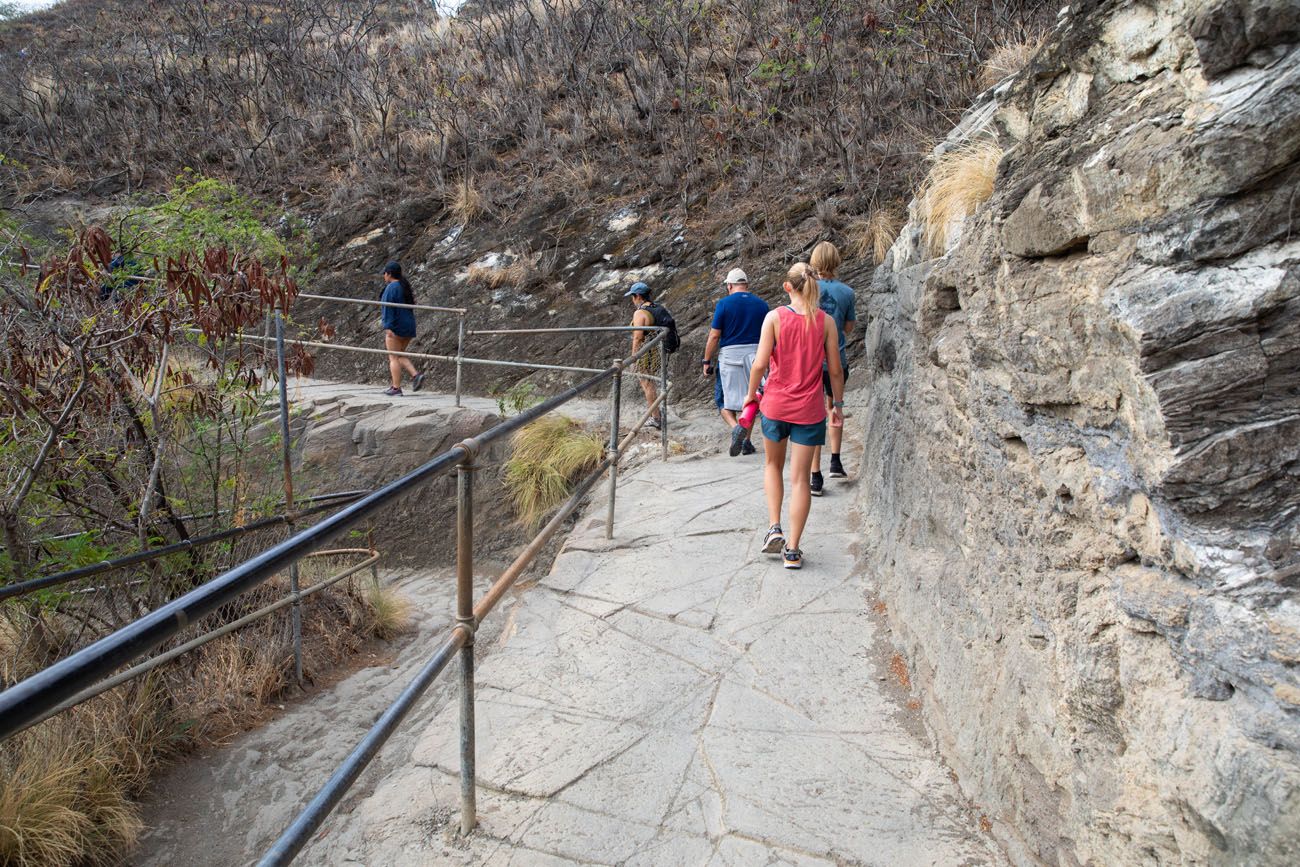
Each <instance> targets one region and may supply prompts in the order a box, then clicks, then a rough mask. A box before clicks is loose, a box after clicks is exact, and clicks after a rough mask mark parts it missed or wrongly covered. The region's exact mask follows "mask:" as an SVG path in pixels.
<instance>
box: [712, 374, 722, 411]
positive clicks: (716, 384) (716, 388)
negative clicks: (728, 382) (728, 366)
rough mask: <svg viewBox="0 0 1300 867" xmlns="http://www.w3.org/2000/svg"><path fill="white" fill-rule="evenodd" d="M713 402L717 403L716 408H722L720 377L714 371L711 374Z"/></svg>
mask: <svg viewBox="0 0 1300 867" xmlns="http://www.w3.org/2000/svg"><path fill="white" fill-rule="evenodd" d="M713 402H714V403H715V404H717V407H718V409H722V377H721V376H718V375H717V373H716V372H715V373H714V375H713Z"/></svg>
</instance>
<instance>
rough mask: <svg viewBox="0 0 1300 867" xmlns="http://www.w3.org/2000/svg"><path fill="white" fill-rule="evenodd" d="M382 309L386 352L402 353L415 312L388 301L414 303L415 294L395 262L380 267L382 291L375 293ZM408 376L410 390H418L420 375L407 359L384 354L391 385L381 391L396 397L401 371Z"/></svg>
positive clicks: (411, 332)
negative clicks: (378, 293)
mask: <svg viewBox="0 0 1300 867" xmlns="http://www.w3.org/2000/svg"><path fill="white" fill-rule="evenodd" d="M379 301H380V303H381V304H383V305H384V306H382V307H381V308H380V309H381V310H382V311H383V320H382V322H383V327H384V348H385V349H387V350H388V351H389V352H405V351H406V347H407V346H409V345H410V343H411V341H412V340H413V339H414V338H415V311H414V310H412V309H411V308H410V307H390V306H388V305H390V304H414V303H415V293H414V292H412V291H411V284H410V282H409V281H407V279H406V278H405V277H403V276H402V266H401V263H399V262H389V263H388V264H387V265H385V266H384V293H383V294H382V295H381V296H379ZM403 371H405V372H406V373H409V374H410V375H411V389H412V390H413V391H419V390H420V386H422V385H424V374H423V373H418V372H416V370H415V365H414V364H412V363H411V359H409V358H407V357H406V356H405V355H389V356H388V374H389V376H390V377H391V379H392V385H391V386H390V387H389V389H388V390H387V391H385V392H384V394H386V395H388V396H389V397H396V396H397V395H400V394H401V393H402V372H403Z"/></svg>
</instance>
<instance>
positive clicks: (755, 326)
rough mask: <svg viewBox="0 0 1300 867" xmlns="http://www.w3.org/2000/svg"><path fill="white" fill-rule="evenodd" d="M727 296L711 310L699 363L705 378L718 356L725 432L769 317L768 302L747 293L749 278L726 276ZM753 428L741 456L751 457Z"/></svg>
mask: <svg viewBox="0 0 1300 867" xmlns="http://www.w3.org/2000/svg"><path fill="white" fill-rule="evenodd" d="M726 283H727V295H726V297H725V298H723V299H722V300H720V301H719V302H718V304H717V306H716V307H715V308H714V310H713V323H712V325H711V326H710V328H709V342H708V344H707V345H706V346H705V347H704V358H703V359H702V360H701V364H702V365H703V370H704V375H705V376H708V372H709V369H710V367H711V366H712V365H713V358H714V353H715V351H716V352H717V361H718V364H717V369H718V382H719V384H720V385H721V387H722V406H721V407H720V408H719V409H720V410H721V415H722V421H723V422H724V423H725V424H726V425H727V430H729V431H730V430H734V429H735V427H736V424H737V418H736V413H738V412H740V410H741V408H742V406H743V405H744V403H745V394H746V392H747V391H748V389H749V370H750V368H751V367H753V366H754V357H755V356H756V355H757V354H758V341H759V338H760V337H761V336H762V334H763V319H764V318H766V316H767V314H768V310H769V308H768V306H767V302H766V301H764V300H763V299H762V298H759V297H758V296H757V295H755V294H754V293H753V292H751V291H749V278H748V277H747V276H745V272H744V271H742V270H740V269H739V268H732V269H731V271H730V272H729V273H728V274H727V280H726ZM752 434H753V428H752V427H751V428H746V429H745V439H744V442H743V443H742V444H741V453H742V454H747V455H752V454H753V453H754V451H755V449H754V444H753V442H751V441H750V436H751V435H752Z"/></svg>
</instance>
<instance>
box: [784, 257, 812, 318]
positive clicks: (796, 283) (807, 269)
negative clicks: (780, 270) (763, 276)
mask: <svg viewBox="0 0 1300 867" xmlns="http://www.w3.org/2000/svg"><path fill="white" fill-rule="evenodd" d="M785 279H786V280H788V281H789V282H790V286H791V287H792V288H793V289H794V290H795V291H796V292H798V293H799V297H800V298H802V299H803V302H804V307H806V308H807V309H806V310H804V314H803V317H804V321H805V322H806V323H807V326H808V330H809V331H812V329H813V326H814V325H816V324H817V318H816V317H817V308H818V306H819V305H820V303H821V288H820V287H819V286H818V285H817V272H816V271H814V270H813V269H812V266H810V265H809V264H808V263H806V262H795V263H794V266H793V267H791V268H790V270H789V271H788V272H787V273H786V275H785Z"/></svg>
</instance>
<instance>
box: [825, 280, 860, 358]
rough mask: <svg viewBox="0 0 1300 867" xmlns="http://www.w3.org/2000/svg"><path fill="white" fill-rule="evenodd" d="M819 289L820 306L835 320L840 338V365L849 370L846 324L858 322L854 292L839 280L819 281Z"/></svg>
mask: <svg viewBox="0 0 1300 867" xmlns="http://www.w3.org/2000/svg"><path fill="white" fill-rule="evenodd" d="M817 289H818V291H819V292H820V293H821V299H820V300H819V301H818V306H819V307H821V309H822V310H824V311H825V312H826V315H827V316H829V317H830V318H832V319H834V320H835V330H836V331H837V332H839V336H840V364H842V365H844V367H845V368H846V369H847V368H848V366H849V354H848V353H847V352H845V351H844V323H845V322H857V321H858V312H857V310H855V309H854V301H853V290H852V289H851V288H849V286H848V284H846V283H842V282H840V281H839V280H818V281H817Z"/></svg>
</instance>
